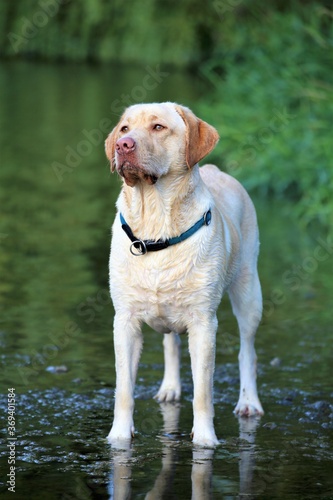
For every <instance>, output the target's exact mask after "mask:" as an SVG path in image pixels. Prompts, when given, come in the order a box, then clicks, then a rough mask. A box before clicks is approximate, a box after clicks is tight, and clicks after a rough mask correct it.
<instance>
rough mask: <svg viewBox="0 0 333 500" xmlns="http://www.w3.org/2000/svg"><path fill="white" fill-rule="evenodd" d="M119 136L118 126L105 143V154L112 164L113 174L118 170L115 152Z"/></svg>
mask: <svg viewBox="0 0 333 500" xmlns="http://www.w3.org/2000/svg"><path fill="white" fill-rule="evenodd" d="M117 135H118V125H116V126H115V127H114V129H113V130H112V131H111V132H110V133H109V135H108V136H107V138H106V141H105V154H106V156H107V158H108V160H109V162H110V167H111V172H114V171H115V168H116V163H115V151H116V142H117Z"/></svg>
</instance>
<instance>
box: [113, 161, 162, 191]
mask: <svg viewBox="0 0 333 500" xmlns="http://www.w3.org/2000/svg"><path fill="white" fill-rule="evenodd" d="M117 170H118V173H119V175H121V177H123V178H124V180H125V182H126V184H127V185H128V186H130V187H133V186H135V185H136V183H137V182H138V181H140V180H141V181H145V182H147V184H149V185H151V186H152V185H153V184H155V183H156V182H157V179H158V177H157V176H156V175H152V174H148V173H147V172H146V171H145V170H144V169H143V168H141V167H138V166H137V165H133V163H131V162H129V161H124V163H122V164H121V165H120V166H119V167H118V168H117Z"/></svg>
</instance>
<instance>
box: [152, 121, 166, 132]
mask: <svg viewBox="0 0 333 500" xmlns="http://www.w3.org/2000/svg"><path fill="white" fill-rule="evenodd" d="M163 129H165V127H163V125H160V124H159V123H156V125H154V126H153V130H157V131H160V130H163Z"/></svg>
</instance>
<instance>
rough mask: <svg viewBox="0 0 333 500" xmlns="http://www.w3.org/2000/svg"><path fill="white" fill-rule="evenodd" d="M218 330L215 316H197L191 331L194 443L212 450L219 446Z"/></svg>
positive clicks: (190, 328) (189, 332) (189, 330)
mask: <svg viewBox="0 0 333 500" xmlns="http://www.w3.org/2000/svg"><path fill="white" fill-rule="evenodd" d="M216 330H217V318H216V316H207V317H202V316H200V318H198V317H197V318H196V319H195V321H193V322H192V324H191V326H190V327H189V328H188V335H189V350H190V355H191V366H192V376H193V386H194V394H193V396H194V397H193V429H192V437H193V443H194V444H197V445H199V446H206V447H209V448H212V447H214V446H216V445H218V444H219V442H218V440H217V437H216V434H215V430H214V423H213V419H214V407H213V377H214V368H215V339H216Z"/></svg>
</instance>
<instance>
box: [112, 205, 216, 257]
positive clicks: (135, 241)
mask: <svg viewBox="0 0 333 500" xmlns="http://www.w3.org/2000/svg"><path fill="white" fill-rule="evenodd" d="M211 220H212V212H211V210H210V209H209V210H208V211H207V212H205V213H204V214H203V216H202V217H201V219H200V220H198V222H196V223H195V224H194V225H193V226H192V227H190V229H188V230H187V231H185V232H184V233H182V234H181V235H179V236H175V237H174V238H168V239H166V240H157V241H154V240H140V238H137V237H136V236H134V234H133V233H132V229H131V228H130V227H129V225H128V224H127V222H126V221H125V219H124V217H123V215H122V213H120V222H121V227H122V228H123V230H124V231H125V233H126V234H127V236H128V237H129V239H130V240H131V242H132V244H131V246H130V251H131V253H132V254H133V255H136V256H138V255H144V254H146V253H147V252H157V251H158V250H164V248H168V247H170V246H171V245H176V244H177V243H180V242H181V241H184V240H186V239H187V238H189V237H190V236H192V234H194V233H196V232H197V231H198V229H200V228H201V227H202V226H209V224H210V222H211ZM133 247H134V248H135V249H136V250H137V252H136V251H135V250H134V249H133Z"/></svg>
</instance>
